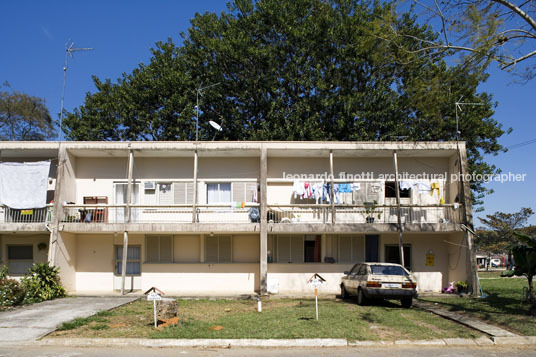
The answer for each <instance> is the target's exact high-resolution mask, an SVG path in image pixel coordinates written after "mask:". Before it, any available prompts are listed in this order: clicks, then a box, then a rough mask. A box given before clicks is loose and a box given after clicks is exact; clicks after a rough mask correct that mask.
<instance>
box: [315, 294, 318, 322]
mask: <svg viewBox="0 0 536 357" xmlns="http://www.w3.org/2000/svg"><path fill="white" fill-rule="evenodd" d="M315 310H316V319H317V320H318V288H315Z"/></svg>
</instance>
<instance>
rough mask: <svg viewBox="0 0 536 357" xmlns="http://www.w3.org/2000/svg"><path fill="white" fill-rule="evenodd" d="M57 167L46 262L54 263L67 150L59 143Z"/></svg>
mask: <svg viewBox="0 0 536 357" xmlns="http://www.w3.org/2000/svg"><path fill="white" fill-rule="evenodd" d="M58 151H59V153H58V169H57V173H56V187H55V188H54V205H53V206H52V219H51V222H50V224H51V225H52V227H50V242H49V244H48V262H49V264H50V265H52V266H54V265H56V250H57V248H58V239H61V237H60V234H59V225H60V221H61V219H62V218H61V208H62V200H63V197H64V195H63V194H62V189H63V186H62V183H63V180H64V177H65V162H66V161H67V150H66V149H65V146H63V145H61V143H60V144H59V148H58Z"/></svg>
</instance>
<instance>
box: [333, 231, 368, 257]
mask: <svg viewBox="0 0 536 357" xmlns="http://www.w3.org/2000/svg"><path fill="white" fill-rule="evenodd" d="M338 238H339V239H338V241H339V246H338V252H339V254H338V255H339V262H347V263H350V262H355V261H363V248H364V247H363V238H362V237H360V236H348V235H340V236H339V237H338Z"/></svg>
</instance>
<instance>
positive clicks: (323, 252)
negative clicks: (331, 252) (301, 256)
mask: <svg viewBox="0 0 536 357" xmlns="http://www.w3.org/2000/svg"><path fill="white" fill-rule="evenodd" d="M327 240H328V237H327V235H326V234H325V233H324V234H322V236H321V237H320V262H321V263H323V262H324V261H325V259H326V256H327V254H328V253H327V243H328V242H327Z"/></svg>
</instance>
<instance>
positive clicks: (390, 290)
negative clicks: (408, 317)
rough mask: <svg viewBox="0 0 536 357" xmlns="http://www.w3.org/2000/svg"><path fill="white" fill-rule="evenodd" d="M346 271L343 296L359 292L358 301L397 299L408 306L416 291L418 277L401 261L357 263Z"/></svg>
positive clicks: (404, 305)
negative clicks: (393, 262)
mask: <svg viewBox="0 0 536 357" xmlns="http://www.w3.org/2000/svg"><path fill="white" fill-rule="evenodd" d="M344 275H345V276H344V277H343V278H342V280H341V296H342V298H343V299H345V298H348V297H349V296H350V295H351V296H357V303H358V304H359V305H365V304H366V302H367V300H368V299H397V300H400V302H401V304H402V306H403V307H405V308H409V307H411V304H412V303H413V297H415V296H416V295H417V280H416V279H415V277H414V276H413V275H412V274H411V273H410V272H409V271H407V270H406V269H405V268H404V267H403V266H402V265H400V264H392V263H358V264H356V265H354V266H353V267H352V270H350V271H349V272H344Z"/></svg>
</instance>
